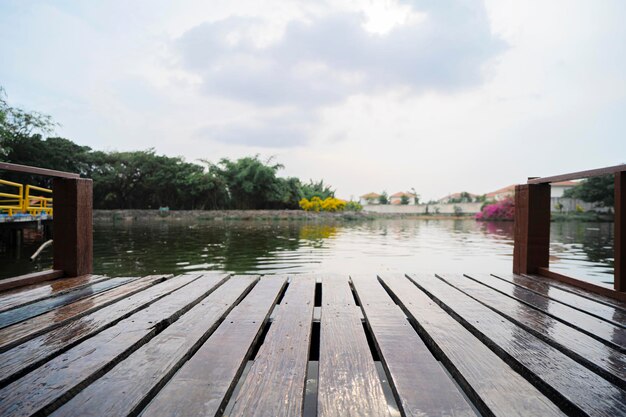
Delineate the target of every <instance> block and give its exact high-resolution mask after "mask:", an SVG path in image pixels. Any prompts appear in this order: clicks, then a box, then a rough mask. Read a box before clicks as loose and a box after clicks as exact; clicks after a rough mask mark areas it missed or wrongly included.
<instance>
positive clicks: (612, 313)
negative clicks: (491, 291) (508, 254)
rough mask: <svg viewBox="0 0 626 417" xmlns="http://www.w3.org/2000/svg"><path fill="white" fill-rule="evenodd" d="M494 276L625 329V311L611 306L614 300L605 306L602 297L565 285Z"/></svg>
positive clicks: (542, 280) (534, 279) (499, 275)
mask: <svg viewBox="0 0 626 417" xmlns="http://www.w3.org/2000/svg"><path fill="white" fill-rule="evenodd" d="M494 276H496V277H498V278H500V279H503V280H505V281H508V282H510V283H512V284H515V285H517V286H520V287H523V288H526V289H529V290H531V291H534V292H536V293H538V294H541V295H543V296H546V297H549V298H551V299H553V300H555V301H559V302H561V303H563V304H566V305H569V306H570V307H574V308H577V309H579V310H581V311H583V312H585V313H587V314H590V315H593V316H595V317H598V318H601V319H603V320H606V321H608V322H611V323H613V324H615V325H618V326H622V327H626V310H624V309H622V308H619V307H618V306H615V305H612V303H614V302H615V301H616V300H610V301H611V303H610V304H605V302H603V301H606V299H604V298H603V297H600V296H597V295H595V294H589V293H587V292H585V291H583V290H581V289H578V288H575V287H571V286H567V287H569V288H567V289H565V287H564V286H565V284H560V283H558V282H557V281H553V280H549V279H545V278H539V279H537V278H531V277H528V276H525V275H516V274H501V273H499V274H494ZM559 284H560V286H559ZM589 295H592V296H593V298H588V296H589Z"/></svg>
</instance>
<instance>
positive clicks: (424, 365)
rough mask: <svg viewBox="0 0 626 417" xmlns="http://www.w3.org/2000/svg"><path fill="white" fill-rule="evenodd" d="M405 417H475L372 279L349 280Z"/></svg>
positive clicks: (422, 343)
mask: <svg viewBox="0 0 626 417" xmlns="http://www.w3.org/2000/svg"><path fill="white" fill-rule="evenodd" d="M351 279H352V282H353V285H354V289H355V291H356V295H357V297H358V299H359V302H360V304H361V308H362V309H363V312H364V314H365V318H366V321H367V324H368V325H369V327H370V328H371V331H372V333H373V337H374V340H375V343H376V345H377V347H378V350H379V352H380V354H381V357H382V361H383V363H384V364H385V368H386V369H387V372H388V373H389V376H390V378H391V382H392V385H393V387H394V389H395V391H396V396H397V397H398V398H399V399H400V406H401V410H402V411H403V414H404V415H406V416H415V417H418V416H459V417H460V416H475V415H476V413H475V412H474V411H473V409H472V407H471V406H470V405H469V404H468V402H467V401H466V400H465V398H464V397H463V395H462V394H461V392H460V391H459V389H458V388H457V386H456V385H455V384H454V382H453V381H452V379H450V378H448V377H447V375H446V373H445V371H444V369H443V367H442V366H441V365H440V364H439V362H438V361H437V359H436V358H435V357H433V355H432V354H431V353H430V350H429V349H428V347H427V346H426V344H425V343H424V342H423V341H422V339H420V337H419V336H418V334H417V333H416V332H415V330H414V329H413V327H411V325H410V323H409V321H408V320H407V319H406V317H405V315H404V314H403V313H402V310H400V309H399V308H398V306H397V305H396V304H395V303H394V301H393V300H392V299H391V297H390V296H389V295H388V294H387V293H386V292H385V289H384V288H383V287H382V286H381V285H380V283H379V282H378V280H377V279H376V277H375V276H373V275H352V276H351Z"/></svg>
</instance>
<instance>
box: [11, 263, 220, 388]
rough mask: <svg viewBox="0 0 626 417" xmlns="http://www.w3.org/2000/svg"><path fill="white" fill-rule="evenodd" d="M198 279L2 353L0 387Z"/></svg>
mask: <svg viewBox="0 0 626 417" xmlns="http://www.w3.org/2000/svg"><path fill="white" fill-rule="evenodd" d="M216 275H219V276H221V277H223V278H225V277H226V275H225V274H223V273H221V274H216ZM164 277H165V276H164ZM199 277H200V274H189V275H181V276H178V277H174V278H171V279H168V280H167V281H165V282H163V283H160V284H157V285H154V286H152V287H150V288H148V289H146V290H144V291H140V292H138V293H136V294H133V295H131V296H129V297H127V298H124V299H123V300H121V301H119V302H117V303H114V304H111V305H109V306H107V307H104V308H102V309H100V310H97V311H95V312H93V313H91V314H88V315H86V316H83V317H81V318H79V319H76V320H72V321H70V322H69V323H66V324H64V325H63V326H60V327H57V328H56V329H53V330H51V331H49V332H46V333H44V334H41V335H39V336H37V337H35V338H33V339H31V340H29V341H27V342H24V343H23V344H21V345H18V346H16V347H14V348H12V349H9V350H8V351H6V352H2V353H0V387H2V386H4V385H6V384H7V383H8V382H10V381H12V380H14V379H16V378H17V377H19V376H21V375H22V374H24V373H26V372H28V371H29V370H31V369H33V368H34V367H37V366H39V365H41V364H43V363H44V362H46V361H47V360H49V359H51V358H53V357H54V356H55V355H58V354H59V353H61V352H63V351H65V350H67V349H69V348H70V347H72V346H74V345H75V344H77V343H79V342H80V341H82V340H85V339H87V338H89V337H91V336H93V335H95V334H97V333H98V332H100V331H102V330H104V329H106V328H107V327H109V326H112V325H114V324H115V323H117V322H118V321H120V320H122V319H124V318H126V317H128V316H129V315H131V314H133V313H135V312H137V311H139V310H140V309H142V308H144V307H146V306H147V305H149V304H150V303H152V302H154V301H156V300H158V299H160V298H162V297H164V296H166V295H168V294H170V293H171V292H172V291H175V290H177V289H178V288H180V287H182V286H184V285H187V284H189V283H190V282H192V281H194V280H196V279H197V278H199Z"/></svg>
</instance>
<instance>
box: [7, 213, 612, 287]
mask: <svg viewBox="0 0 626 417" xmlns="http://www.w3.org/2000/svg"><path fill="white" fill-rule="evenodd" d="M40 239H41V236H38V235H37V234H36V233H26V234H25V239H24V244H23V245H22V247H21V248H19V250H15V249H10V248H7V247H0V265H2V267H1V268H0V277H9V276H15V275H20V274H24V273H28V272H32V271H35V270H42V269H47V268H49V267H50V265H51V263H52V254H51V250H50V249H48V250H46V251H45V252H44V253H43V256H41V258H39V259H38V260H37V261H36V262H34V263H33V262H30V261H29V260H28V258H29V256H30V255H31V254H32V253H33V252H34V251H35V250H36V248H37V247H38V246H39V244H40ZM551 240H552V244H551V268H553V269H555V270H557V271H559V272H564V273H566V274H568V275H570V276H574V277H577V278H581V279H586V280H588V281H592V282H595V283H602V284H605V285H610V284H611V283H612V281H613V277H612V273H613V266H612V264H613V249H612V244H613V224H612V223H577V222H564V223H552V228H551ZM512 254H513V224H512V223H511V222H493V223H483V222H476V221H475V220H473V219H471V220H470V219H468V220H413V219H396V220H382V219H381V220H372V221H359V222H341V223H328V222H325V223H318V222H307V221H302V220H294V221H256V220H253V221H241V220H239V221H189V222H187V221H179V222H173V221H154V222H119V223H115V224H111V223H106V224H96V225H95V227H94V273H96V274H106V275H111V276H122V275H127V276H128V275H130V276H139V275H148V274H157V273H158V274H165V273H175V274H180V273H184V272H190V271H198V270H225V271H229V272H233V273H262V274H277V273H294V274H295V273H307V272H328V273H332V272H338V273H375V272H379V273H380V272H384V271H402V272H410V271H420V272H421V271H424V272H442V273H445V272H492V273H494V272H510V271H511V264H512Z"/></svg>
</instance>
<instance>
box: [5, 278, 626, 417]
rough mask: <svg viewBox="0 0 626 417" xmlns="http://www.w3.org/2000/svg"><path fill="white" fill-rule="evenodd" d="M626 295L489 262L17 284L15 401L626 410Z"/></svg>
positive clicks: (85, 409)
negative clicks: (493, 268)
mask: <svg viewBox="0 0 626 417" xmlns="http://www.w3.org/2000/svg"><path fill="white" fill-rule="evenodd" d="M625 351H626V303H623V302H620V301H616V300H612V299H608V298H604V297H602V296H599V295H594V294H592V293H588V292H586V291H583V290H580V289H577V288H575V287H570V286H568V285H567V284H563V283H559V282H556V281H552V280H549V279H546V278H535V277H527V276H519V275H511V274H507V275H499V276H494V275H489V274H468V275H465V276H463V275H460V274H456V275H455V274H450V275H446V274H443V275H429V274H419V273H417V274H411V273H409V274H406V275H404V274H383V275H380V276H378V277H377V276H376V274H371V275H357V276H351V277H349V276H347V275H334V276H333V275H319V276H310V275H309V276H306V275H296V276H264V277H257V276H243V275H242V276H232V277H231V276H228V275H227V274H224V273H217V272H208V273H195V274H188V275H181V276H176V277H171V276H148V277H142V278H134V277H125V278H107V277H100V276H86V277H81V278H72V279H64V280H55V281H50V282H48V283H41V284H36V285H31V286H29V287H23V288H20V289H14V290H10V291H5V292H3V293H0V415H1V416H3V417H8V416H31V415H53V416H81V417H84V416H107V417H109V416H129V415H130V416H137V415H141V416H214V415H229V416H263V417H267V416H299V415H304V416H316V415H317V416H341V417H343V416H388V417H392V416H476V415H484V416H505V417H511V416H562V415H589V416H607V417H616V416H626V391H625V390H626V355H625Z"/></svg>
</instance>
